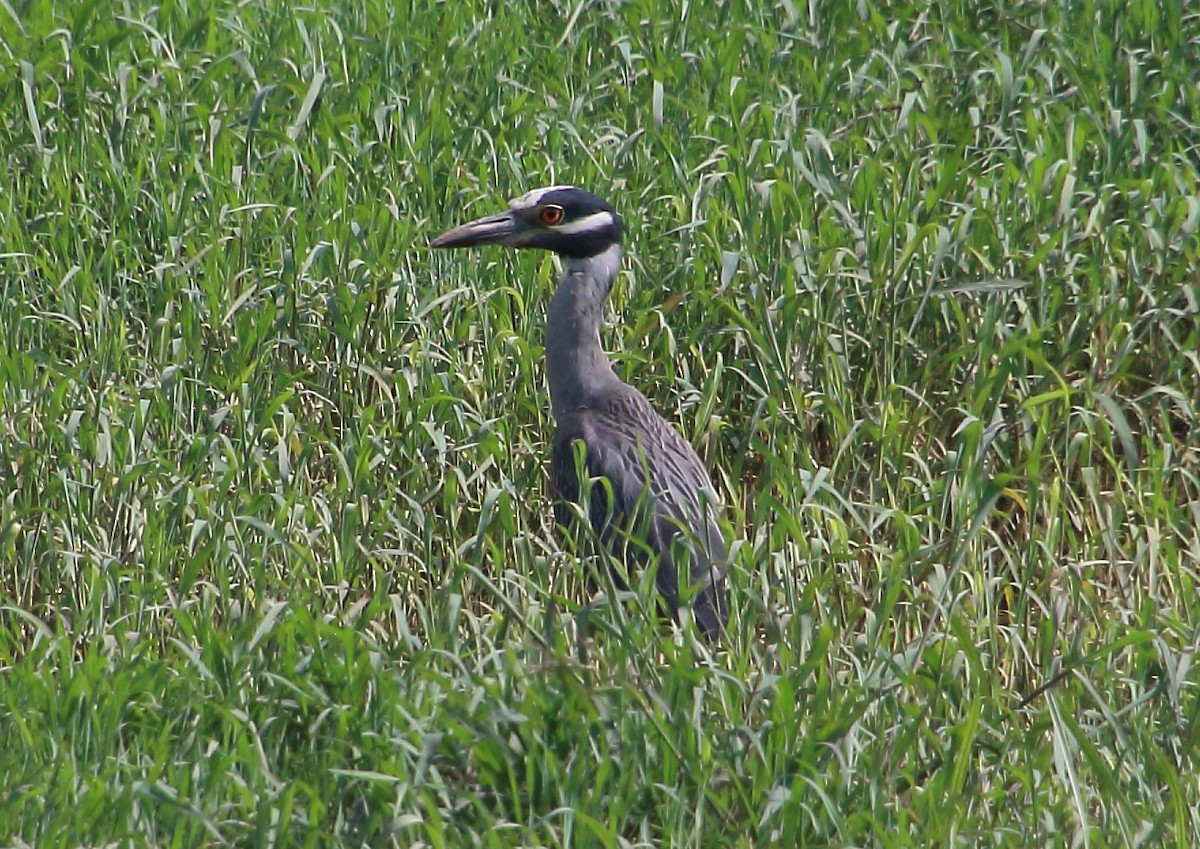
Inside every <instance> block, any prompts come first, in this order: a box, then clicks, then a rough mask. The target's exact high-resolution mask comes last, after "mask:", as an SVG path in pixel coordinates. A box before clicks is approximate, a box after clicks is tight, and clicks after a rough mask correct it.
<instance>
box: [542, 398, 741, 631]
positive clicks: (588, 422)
mask: <svg viewBox="0 0 1200 849" xmlns="http://www.w3.org/2000/svg"><path fill="white" fill-rule="evenodd" d="M621 390H622V391H620V392H615V393H612V394H611V395H610V396H609V397H607V398H606V399H604V400H603V402H602V403H599V404H596V405H594V406H592V407H585V408H580V409H578V410H574V411H571V412H569V413H566V414H565V415H563V416H561V417H560V419H559V422H558V429H557V431H556V432H555V435H554V446H553V453H552V455H551V483H552V486H553V489H554V495H555V497H556V498H557V499H561V500H562V501H564V502H578V500H579V481H578V479H577V475H576V460H575V449H574V445H575V443H576V442H578V441H582V442H583V443H584V445H585V446H586V456H585V461H584V462H585V468H586V471H587V473H588V475H589V476H591V477H594V478H607V479H608V481H609V485H610V488H611V492H612V502H611V503H610V502H609V499H608V492H609V488H606V487H604V486H602V485H599V484H597V485H594V486H592V488H591V500H590V503H589V504H587V505H583V506H584V507H585V508H586V509H587V510H588V516H589V519H590V521H591V524H592V527H593V528H594V529H595V531H596V533H597V535H598V536H599V537H600V539H601V540H602V542H604V544H605V545H606V546H608V547H609V548H610V549H612V550H613V551H614V553H618V554H620V553H625V554H626V556H627V557H628V556H629V555H628V552H630V551H631V550H634V549H635V547H636V543H631V544H628V545H622V542H621V541H622V540H623V539H624V536H623V535H624V534H630V533H632V534H634V535H636V536H638V537H641V536H642V535H643V534H644V539H645V543H646V545H647V546H648V547H649V548H650V549H651V550H653V551H654V552H655V553H657V554H658V555H659V565H658V576H657V584H658V588H659V591H660V592H661V593H662V595H663V597H664V599H665V600H666V603H667V606H668V607H669V608H670V610H671V613H672V615H675V614H677V612H678V609H679V578H678V572H679V571H680V570H679V569H678V568H677V566H683V565H684V564H683V563H680V564H677V563H676V560H677V558H678V557H679V555H682V556H683V557H684V558H686V565H687V568H686V571H685V574H686V575H687V576H688V579H687V580H688V584H690V585H692V586H699V587H700V589H699V590H698V591H697V594H696V596H695V597H694V601H693V604H692V610H693V615H694V616H695V618H696V622H697V624H698V625H699V626H700V628H701V630H702V631H703V632H704V633H705V634H706V635H707V636H709V637H712V638H715V637H716V636H718V635H719V634H720V632H721V630H722V629H723V627H724V625H725V622H726V620H727V618H728V606H727V601H726V597H725V570H726V551H725V541H724V539H723V538H722V537H721V532H720V529H719V528H718V527H717V523H716V521H715V516H716V512H717V502H716V500H715V495H714V491H713V487H712V483H711V481H710V480H709V477H708V473H707V472H706V471H705V469H704V465H703V463H701V461H700V458H699V457H698V456H697V455H696V452H695V451H694V450H692V447H691V446H690V445H689V444H688V443H687V442H686V441H685V440H684V439H683V437H681V436H680V435H679V434H678V433H677V432H676V431H675V429H674V428H673V427H671V426H670V425H669V424H668V423H667V422H666V421H665V420H664V419H663V418H662V417H661V416H659V415H658V413H656V412H655V411H654V409H653V408H652V407H651V406H650V402H649V401H647V400H646V399H645V397H644V396H642V395H641V393H639V392H638V391H637V390H635V389H633V388H632V387H629V386H622V387H621ZM556 516H557V519H558V521H559V522H560V524H566V523H567V522H568V521H569V518H570V516H571V511H570V509H569V508H567V507H565V505H564V504H562V503H559V504H557V505H556ZM635 557H636V555H635ZM637 559H640V560H644V559H645V558H644V557H641V558H637Z"/></svg>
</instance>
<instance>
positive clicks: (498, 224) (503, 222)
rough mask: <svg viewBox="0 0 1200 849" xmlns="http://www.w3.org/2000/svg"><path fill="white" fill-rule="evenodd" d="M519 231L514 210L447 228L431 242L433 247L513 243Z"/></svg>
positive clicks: (467, 246) (464, 246) (430, 245)
mask: <svg viewBox="0 0 1200 849" xmlns="http://www.w3.org/2000/svg"><path fill="white" fill-rule="evenodd" d="M516 233H517V219H516V216H514V215H513V214H512V212H511V211H510V212H502V213H500V214H499V215H489V216H487V217H486V218H480V219H477V220H475V221H471V222H470V223H468V224H460V225H459V226H457V227H455V228H453V229H451V230H447V231H446V232H445V233H443V234H442V235H440V236H438V237H437V238H436V239H434V240H433V241H432V242H430V243H429V247H431V248H469V247H473V246H475V245H511V244H513V242H512V239H513V237H514V236H515V235H516Z"/></svg>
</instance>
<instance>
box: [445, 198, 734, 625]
mask: <svg viewBox="0 0 1200 849" xmlns="http://www.w3.org/2000/svg"><path fill="white" fill-rule="evenodd" d="M621 233H622V225H621V221H620V218H618V217H617V215H616V212H615V211H613V209H612V207H611V206H609V205H608V204H607V203H606V202H605V201H603V200H601V199H600V198H598V197H596V196H595V195H593V194H591V193H589V192H585V191H582V190H580V189H576V188H573V187H569V186H552V187H550V188H547V189H539V190H536V191H533V192H530V193H529V194H527V195H524V196H523V197H521V198H518V199H516V200H514V201H512V202H511V204H510V209H509V212H507V213H503V214H501V215H496V216H490V217H488V218H482V219H479V220H478V221H474V222H471V223H470V224H465V225H462V226H461V227H457V228H454V229H453V230H450V231H448V232H446V233H444V234H442V235H441V236H439V237H438V238H437V239H435V240H434V241H433V242H432V245H433V247H465V246H469V245H475V244H493V243H495V244H505V245H509V246H513V247H541V248H545V249H547V250H552V251H554V252H555V253H558V254H559V255H560V256H561V257H562V259H563V262H564V273H563V277H562V279H561V280H560V281H559V284H558V289H557V290H556V291H555V293H554V297H553V299H552V300H551V303H550V310H549V313H548V315H547V319H546V371H547V376H548V379H549V384H550V402H551V407H552V410H553V413H554V418H555V421H556V424H557V427H556V431H555V434H554V441H553V449H552V454H551V484H552V487H553V491H554V494H555V497H556V509H555V515H556V517H557V519H558V521H559V522H560V524H567V523H568V522H569V519H570V517H571V515H572V511H571V510H570V508H569V507H567V505H568V504H570V503H578V502H579V501H580V497H581V494H582V493H581V490H583V489H584V488H585V487H581V486H580V479H579V474H578V472H579V465H578V463H577V460H576V449H575V446H576V444H577V443H580V442H582V443H583V445H584V449H585V450H584V452H583V469H584V470H585V471H586V473H587V476H588V477H589V478H591V479H606V480H607V482H608V483H607V485H604V484H602V483H599V482H597V483H594V484H592V485H591V486H590V498H589V500H588V503H586V504H583V505H582V506H583V507H584V509H585V510H586V511H587V515H588V517H589V519H590V522H591V525H592V527H593V529H594V530H595V532H596V534H597V535H598V536H599V538H600V539H601V541H602V542H603V543H604V544H605V545H606V546H607V547H608V548H609V549H610V550H611V551H612V552H613V553H614V554H616V555H617V556H619V557H621V558H622V559H623V560H624V561H625V562H626V564H627V565H630V566H632V565H645V564H646V563H647V562H649V560H650V554H651V553H653V554H654V555H656V556H657V559H658V573H657V579H656V583H657V586H658V589H659V592H660V593H661V594H662V596H663V599H664V600H665V601H666V603H667V606H668V607H669V608H670V610H671V613H672V614H673V615H677V614H678V610H679V606H680V595H681V593H680V589H681V582H680V577H681V576H680V572H681V571H682V572H683V575H684V576H686V578H685V581H686V583H685V584H683V586H685V587H686V586H691V587H694V588H695V595H694V598H693V599H692V602H691V609H692V611H693V616H694V618H695V620H696V623H697V625H698V626H699V627H700V629H701V630H702V631H703V632H704V634H705V635H707V636H708V637H710V638H714V639H715V638H716V637H717V636H718V635H719V634H720V632H721V630H722V629H723V628H724V626H725V623H726V621H727V619H728V606H727V601H726V591H725V569H726V564H725V560H726V551H725V543H724V540H723V539H722V537H721V533H720V530H719V528H718V527H717V524H716V500H715V496H714V494H713V487H712V483H711V481H710V480H709V477H708V472H707V471H706V470H705V468H704V464H703V463H702V462H701V461H700V458H699V457H698V456H697V455H696V452H695V451H694V450H693V449H692V447H691V446H690V445H689V444H688V443H687V442H686V441H685V440H684V439H683V437H681V436H680V435H679V433H678V431H676V430H675V428H673V427H672V426H671V425H670V424H669V423H668V422H667V421H666V420H665V419H663V418H662V416H660V415H659V414H658V413H657V412H655V410H654V408H653V407H652V406H651V405H650V402H649V401H648V400H646V397H645V396H644V395H642V394H641V393H640V392H638V391H637V390H636V389H634V388H633V387H631V386H629V385H628V384H626V383H624V382H623V381H621V380H620V379H619V378H618V377H617V375H616V373H615V372H614V371H613V368H612V364H611V363H610V362H609V359H608V356H607V355H606V354H605V353H604V350H603V348H602V347H601V346H600V324H601V320H602V317H603V309H604V302H605V300H606V299H607V298H608V293H609V291H610V290H611V288H612V285H613V282H614V281H615V280H616V276H617V273H618V271H619V269H620V263H621ZM681 559H682V560H683V561H685V562H686V567H687V568H686V569H681V568H680V567H682V566H684V565H685V563H684V562H680V560H681Z"/></svg>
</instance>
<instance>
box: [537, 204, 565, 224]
mask: <svg viewBox="0 0 1200 849" xmlns="http://www.w3.org/2000/svg"><path fill="white" fill-rule="evenodd" d="M538 220H539V221H541V222H542V223H543V224H545V225H546V226H547V227H553V226H554V225H556V224H561V223H562V220H563V209H562V207H561V206H544V207H542V211H541V212H539V213H538Z"/></svg>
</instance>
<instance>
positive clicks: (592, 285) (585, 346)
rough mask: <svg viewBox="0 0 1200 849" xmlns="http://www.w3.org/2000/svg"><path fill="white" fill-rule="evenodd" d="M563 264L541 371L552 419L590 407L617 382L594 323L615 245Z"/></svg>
mask: <svg viewBox="0 0 1200 849" xmlns="http://www.w3.org/2000/svg"><path fill="white" fill-rule="evenodd" d="M564 265H565V268H564V269H563V277H562V280H560V281H559V283H558V289H557V290H556V291H555V292H554V297H553V299H551V301H550V312H549V315H548V316H547V317H546V372H547V377H548V378H549V382H550V403H551V406H552V407H553V409H554V415H555V416H556V417H557V416H560V415H562V414H563V413H566V412H570V411H571V410H574V409H578V408H579V407H589V406H592V404H593V402H594V401H595V399H596V398H598V397H599V396H600V395H601V394H602V393H603V392H604V391H605V390H607V389H610V388H612V387H613V386H614V385H619V384H620V381H619V380H618V379H617V376H616V373H615V372H614V371H613V369H612V364H611V363H609V361H608V355H606V354H605V353H604V349H602V348H601V347H600V322H601V319H602V318H603V314H604V301H605V300H606V299H607V298H608V293H609V290H610V289H612V285H613V281H614V280H615V279H616V277H617V271H618V270H619V269H620V267H621V246H620V245H613V246H612V247H610V248H608V250H606V251H604V252H603V253H601V254H598V255H596V256H593V257H587V258H586V259H566V260H564Z"/></svg>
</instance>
